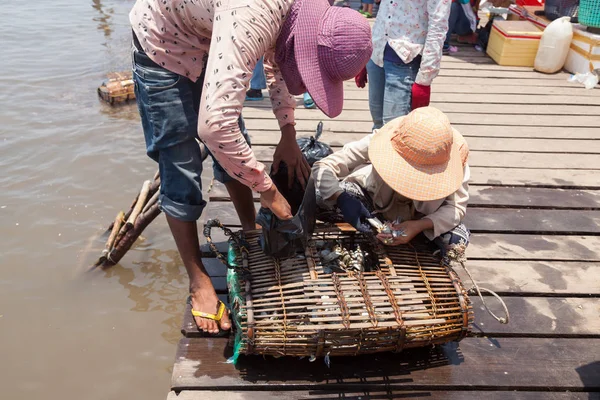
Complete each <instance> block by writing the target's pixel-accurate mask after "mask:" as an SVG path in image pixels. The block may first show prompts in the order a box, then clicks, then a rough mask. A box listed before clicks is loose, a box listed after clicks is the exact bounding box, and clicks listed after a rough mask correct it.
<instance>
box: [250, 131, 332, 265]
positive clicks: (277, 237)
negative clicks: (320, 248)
mask: <svg viewBox="0 0 600 400" xmlns="http://www.w3.org/2000/svg"><path fill="white" fill-rule="evenodd" d="M322 133H323V122H319V125H317V131H316V132H315V136H314V137H313V136H311V137H310V138H300V139H298V140H297V142H298V147H300V150H301V151H302V154H303V155H304V157H305V158H306V160H307V161H308V164H309V165H310V166H311V167H312V166H313V164H314V163H315V162H317V161H319V160H320V159H322V158H325V157H327V156H328V155H330V154H332V153H333V150H331V147H329V146H328V145H326V144H325V143H322V142H319V138H320V137H321V134H322ZM271 179H273V184H274V185H275V186H276V187H277V190H279V192H280V193H281V195H282V196H283V197H284V198H285V199H286V200H287V201H288V203H289V204H290V207H291V209H292V215H293V216H294V217H293V218H292V219H291V220H288V221H281V220H280V219H278V218H277V217H276V216H275V215H273V213H272V212H271V210H269V209H268V208H264V207H261V208H260V210H259V211H258V215H257V217H256V223H257V224H259V225H260V226H261V227H262V236H261V239H260V244H261V247H262V249H263V252H264V253H265V254H267V255H270V256H272V257H277V258H284V257H291V256H293V255H294V254H296V252H298V251H301V250H303V249H304V248H305V247H306V243H307V241H308V239H309V238H310V236H311V235H312V233H313V230H314V227H315V221H316V213H317V199H316V194H315V183H314V181H313V179H312V177H311V178H310V179H309V181H308V184H307V185H306V190H304V189H303V188H302V185H301V184H300V182H299V181H298V179H297V178H294V182H293V184H292V187H288V169H287V165H286V164H285V163H280V164H279V169H278V171H277V173H276V174H273V171H272V170H271Z"/></svg>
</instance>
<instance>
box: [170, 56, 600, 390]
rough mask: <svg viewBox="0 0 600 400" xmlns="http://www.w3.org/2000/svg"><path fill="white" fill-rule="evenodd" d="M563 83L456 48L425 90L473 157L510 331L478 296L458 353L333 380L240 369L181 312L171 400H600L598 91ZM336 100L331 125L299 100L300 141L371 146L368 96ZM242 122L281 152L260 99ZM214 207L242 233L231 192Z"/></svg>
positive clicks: (287, 361)
mask: <svg viewBox="0 0 600 400" xmlns="http://www.w3.org/2000/svg"><path fill="white" fill-rule="evenodd" d="M567 76H568V75H567V74H566V73H559V74H555V75H544V74H540V73H537V72H533V71H532V70H531V69H530V68H518V67H501V66H498V65H496V64H495V63H494V62H493V61H492V60H491V59H489V58H488V57H487V56H486V55H485V54H483V53H478V52H476V51H475V50H474V49H472V48H469V47H460V51H459V52H458V53H457V54H455V55H453V56H445V57H444V59H443V63H442V69H441V73H440V76H439V77H438V78H437V79H436V80H435V81H434V83H433V86H432V89H433V96H432V105H433V106H436V107H438V108H440V109H441V110H442V111H444V112H446V113H447V114H448V116H449V118H450V120H451V122H452V123H453V125H454V126H455V127H456V128H457V129H458V130H459V131H460V132H461V133H462V134H463V135H464V136H465V137H466V139H467V141H468V143H469V147H470V149H471V153H470V160H469V163H470V165H471V171H472V177H471V186H470V193H471V201H470V204H469V209H468V211H467V217H466V224H467V226H468V227H469V228H470V229H471V230H472V232H473V237H472V243H471V245H470V247H469V250H468V256H469V262H468V265H469V267H470V270H471V272H472V273H473V275H474V276H475V278H476V279H477V280H478V282H479V283H480V284H481V286H485V287H488V288H490V289H492V290H495V291H497V292H498V293H499V294H501V295H502V296H503V298H504V299H505V301H506V303H507V305H508V307H509V309H510V313H511V321H510V324H509V325H501V324H499V323H497V322H496V321H494V320H493V319H491V317H489V316H488V314H487V313H486V312H484V311H483V310H482V308H481V302H480V301H479V299H477V298H474V297H473V302H474V309H475V324H474V326H473V333H472V335H471V336H470V337H468V338H466V339H464V340H463V341H462V342H460V343H458V344H456V343H451V344H448V345H444V346H438V347H435V348H433V349H431V348H427V349H418V350H411V351H406V352H403V353H400V354H384V355H376V356H370V357H357V358H350V359H348V358H344V359H336V358H333V359H332V360H331V367H330V368H328V367H327V366H326V365H325V364H324V363H323V362H322V361H317V362H314V363H310V362H309V361H308V360H307V359H303V360H297V359H291V358H279V359H274V358H266V359H263V358H261V357H246V358H241V359H240V362H239V365H238V366H237V368H235V367H234V366H233V365H231V364H227V363H225V361H226V360H227V358H228V356H229V355H230V350H229V349H228V348H227V343H228V340H227V339H225V338H201V337H200V335H199V333H198V331H197V329H196V327H195V324H194V323H193V321H192V319H191V318H190V315H189V309H186V310H185V316H184V321H183V327H182V334H183V337H182V339H181V341H180V343H179V345H178V348H177V355H176V360H175V365H174V368H173V378H172V385H171V390H172V391H171V393H170V394H169V395H168V399H169V400H175V399H178V400H192V399H194V400H196V399H219V400H225V399H260V400H268V399H280V398H289V399H305V398H310V399H334V398H343V399H388V398H390V399H391V398H394V399H399V398H402V399H404V398H410V399H417V398H427V399H432V400H433V399H446V400H450V399H484V398H485V399H489V400H492V399H503V400H504V399H527V400H529V399H561V400H563V399H564V400H566V399H600V298H599V296H600V140H598V139H600V91H599V90H598V89H595V90H584V89H583V87H580V86H579V85H574V84H570V83H568V82H567ZM345 96H346V101H345V104H344V111H343V112H342V114H341V115H340V116H339V117H338V118H336V119H334V120H328V119H327V118H326V117H325V116H324V115H323V114H322V113H321V112H320V111H318V110H305V109H304V108H303V107H302V106H301V100H300V99H299V108H298V110H297V113H296V115H297V120H298V124H297V129H298V135H299V136H308V135H310V134H312V132H313V131H314V129H315V127H316V125H317V123H318V122H319V121H320V120H323V122H324V127H325V129H324V133H323V137H322V139H323V141H325V142H328V143H329V144H331V145H332V146H333V147H334V148H340V146H342V145H343V144H345V143H348V142H350V141H353V140H357V139H359V138H361V137H362V136H363V135H365V134H367V133H369V132H370V129H371V118H370V114H369V110H368V102H367V96H368V95H367V90H366V89H363V90H361V89H358V88H356V87H355V86H354V83H353V82H348V83H347V84H346V91H345ZM244 117H245V119H246V125H247V127H248V129H249V132H250V134H251V137H252V144H253V148H254V151H255V153H256V154H257V156H258V158H259V159H260V160H262V161H264V162H266V163H268V162H269V161H270V160H271V157H272V154H273V151H274V146H275V145H276V144H277V142H278V139H279V133H278V129H277V122H276V120H275V119H274V118H273V116H272V112H271V111H270V104H269V101H268V100H265V101H263V102H255V103H252V104H248V105H247V107H246V108H244ZM207 170H208V171H209V172H210V169H207ZM208 179H209V177H207V180H208ZM208 195H209V197H210V203H209V205H208V207H207V209H206V212H205V213H204V215H205V216H206V217H205V218H209V217H210V218H213V217H218V218H220V219H221V220H222V221H223V222H224V223H226V224H228V225H231V226H236V225H237V226H239V222H238V221H237V217H236V214H235V212H234V211H233V207H232V205H231V203H230V202H229V199H228V197H227V193H226V191H225V190H224V187H223V186H220V185H218V184H215V185H213V186H212V187H211V188H210V192H209V193H208ZM205 261H206V264H207V266H208V269H209V271H210V272H211V273H212V274H214V276H215V278H214V282H215V286H216V288H217V290H218V291H219V292H220V293H221V294H223V295H225V294H226V285H225V278H224V275H225V269H224V268H223V266H222V265H221V264H219V262H218V261H217V260H215V259H211V258H208V252H207V258H206V260H205ZM467 286H468V284H467ZM490 303H492V304H494V303H493V302H492V301H491V298H490ZM497 310H498V311H499V309H497Z"/></svg>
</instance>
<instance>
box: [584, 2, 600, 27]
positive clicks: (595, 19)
mask: <svg viewBox="0 0 600 400" xmlns="http://www.w3.org/2000/svg"><path fill="white" fill-rule="evenodd" d="M579 23H580V24H582V25H585V26H590V27H592V28H600V0H581V4H580V8H579Z"/></svg>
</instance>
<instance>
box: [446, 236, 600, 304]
mask: <svg viewBox="0 0 600 400" xmlns="http://www.w3.org/2000/svg"><path fill="white" fill-rule="evenodd" d="M477 237H478V235H477V236H475V238H477ZM475 238H474V239H475ZM475 250H476V249H475V245H473V246H472V248H471V249H470V250H469V252H470V253H471V252H472V251H475ZM467 268H469V271H470V272H471V274H472V275H473V278H474V279H475V281H476V282H477V284H478V285H479V286H481V287H486V288H489V289H492V290H494V291H497V292H500V293H519V294H521V295H523V296H527V295H530V294H536V295H539V294H542V295H553V294H554V295H561V294H562V295H565V296H600V263H599V262H573V261H526V260H515V261H506V260H478V259H471V260H469V261H468V262H467ZM455 269H456V272H457V273H458V274H459V275H460V277H461V279H462V280H463V282H464V284H465V286H466V287H470V286H471V284H470V280H469V279H468V277H467V274H466V273H465V272H464V271H463V270H462V268H460V267H456V268H455ZM511 311H512V309H511Z"/></svg>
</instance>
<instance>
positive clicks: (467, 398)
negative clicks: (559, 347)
mask: <svg viewBox="0 0 600 400" xmlns="http://www.w3.org/2000/svg"><path fill="white" fill-rule="evenodd" d="M283 398H288V399H294V400H305V399H315V400H316V399H319V400H320V399H323V400H325V399H346V400H368V399H371V400H375V399H412V400H418V399H428V400H481V399H486V400H540V399H544V400H598V399H600V393H591V392H585V393H575V392H546V391H544V392H517V391H494V392H492V391H480V390H470V391H460V390H459V391H433V390H421V391H412V390H407V391H405V390H384V391H377V390H360V389H357V390H302V391H301V390H290V391H280V390H270V391H262V390H261V391H254V390H252V391H242V390H232V391H229V390H227V391H225V390H223V389H221V390H215V391H212V390H184V391H182V392H180V393H179V394H177V393H175V392H170V393H169V395H168V396H167V400H281V399H283Z"/></svg>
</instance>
